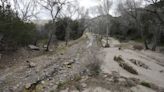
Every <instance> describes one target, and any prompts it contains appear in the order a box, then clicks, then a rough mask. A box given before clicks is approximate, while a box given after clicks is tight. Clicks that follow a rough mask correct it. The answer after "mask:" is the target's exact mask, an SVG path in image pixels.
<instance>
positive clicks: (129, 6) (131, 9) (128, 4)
mask: <svg viewBox="0 0 164 92" xmlns="http://www.w3.org/2000/svg"><path fill="white" fill-rule="evenodd" d="M141 5H142V1H136V0H126V1H125V2H124V3H120V4H119V6H118V10H119V11H120V12H121V13H122V15H124V16H125V15H127V16H129V17H130V19H133V20H134V22H135V27H136V28H137V30H138V31H139V32H140V33H141V37H142V40H143V41H144V45H145V49H149V47H148V43H147V40H146V37H145V36H144V32H143V31H144V30H143V25H142V23H141V22H140V14H141V13H142V10H140V9H139V8H140V7H141ZM130 21H131V20H130Z"/></svg>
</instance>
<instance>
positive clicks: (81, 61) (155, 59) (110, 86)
mask: <svg viewBox="0 0 164 92" xmlns="http://www.w3.org/2000/svg"><path fill="white" fill-rule="evenodd" d="M85 36H87V37H85ZM85 36H83V37H82V38H80V39H79V40H77V41H74V42H71V45H69V46H68V47H67V48H65V49H64V48H63V49H61V50H59V51H58V53H55V54H54V53H51V54H47V55H42V56H38V57H35V58H31V59H28V62H24V63H22V64H21V66H20V65H19V66H18V65H14V66H12V67H10V68H8V69H5V70H4V71H2V72H0V92H157V91H158V92H163V88H164V77H163V76H164V67H163V65H162V63H163V59H164V57H163V54H160V53H155V52H151V51H137V50H132V49H129V48H131V47H132V46H131V45H128V44H127V43H126V44H125V43H123V44H122V43H119V41H117V40H115V39H113V38H110V39H109V42H110V46H111V47H110V48H100V47H98V46H97V41H96V37H95V36H94V35H92V34H91V33H86V35H85ZM104 42H105V41H104ZM121 45H123V47H124V48H123V49H121V50H119V49H118V46H119V47H120V46H121ZM94 55H96V57H98V58H100V60H102V65H100V66H101V70H102V71H101V72H100V74H99V75H97V76H90V75H89V74H88V70H87V67H86V64H87V63H89V62H90V61H92V62H96V57H95V58H94ZM114 57H120V58H121V59H120V60H123V62H124V64H128V65H129V66H131V67H133V68H134V69H135V70H137V72H138V75H135V74H131V73H129V72H128V71H127V70H125V69H124V68H123V67H121V66H120V65H119V63H118V62H116V61H115V60H114ZM95 71H96V68H95Z"/></svg>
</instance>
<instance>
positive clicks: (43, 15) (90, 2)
mask: <svg viewBox="0 0 164 92" xmlns="http://www.w3.org/2000/svg"><path fill="white" fill-rule="evenodd" d="M27 1H28V0H27ZM77 1H78V5H79V6H80V7H83V8H84V9H86V10H89V16H90V17H96V16H97V13H95V12H96V8H95V7H96V6H98V5H99V4H100V3H101V1H103V0H77ZM112 1H113V5H112V7H111V9H110V12H109V13H110V14H111V15H112V16H117V15H118V13H117V12H116V9H117V5H118V4H119V2H122V1H124V0H112ZM37 10H38V11H39V12H40V13H39V14H38V17H39V19H50V13H49V12H47V11H46V10H45V9H44V8H43V7H42V8H39V9H37ZM93 12H94V13H93Z"/></svg>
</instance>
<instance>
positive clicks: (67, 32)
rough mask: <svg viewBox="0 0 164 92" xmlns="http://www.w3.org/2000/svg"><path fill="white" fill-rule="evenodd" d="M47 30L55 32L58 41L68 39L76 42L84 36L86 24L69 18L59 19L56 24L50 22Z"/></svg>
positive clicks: (46, 26)
mask: <svg viewBox="0 0 164 92" xmlns="http://www.w3.org/2000/svg"><path fill="white" fill-rule="evenodd" d="M54 27H55V29H54ZM45 28H46V29H47V30H48V31H50V30H53V32H54V34H55V35H56V37H57V39H58V40H61V41H65V40H67V39H70V40H76V39H78V38H80V37H81V36H82V34H83V32H84V30H85V27H84V24H82V23H81V22H80V21H78V20H72V19H70V18H68V17H65V18H58V19H57V22H56V23H55V24H52V22H51V21H50V22H49V23H48V24H46V25H45ZM67 36H69V37H67Z"/></svg>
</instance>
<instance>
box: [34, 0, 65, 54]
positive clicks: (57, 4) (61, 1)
mask: <svg viewBox="0 0 164 92" xmlns="http://www.w3.org/2000/svg"><path fill="white" fill-rule="evenodd" d="M37 3H39V4H40V5H41V6H42V7H43V8H45V9H46V10H47V11H48V12H49V14H50V16H51V20H52V29H51V30H50V36H49V39H48V43H47V48H46V51H49V46H50V43H51V40H52V37H53V35H54V33H55V30H56V27H55V25H54V23H55V21H56V19H57V17H58V15H59V13H60V12H61V10H62V8H63V6H64V5H66V3H67V1H66V0H40V1H38V2H37ZM54 38H55V39H56V37H55V35H54ZM56 40H57V39H56ZM56 46H57V41H56Z"/></svg>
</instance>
